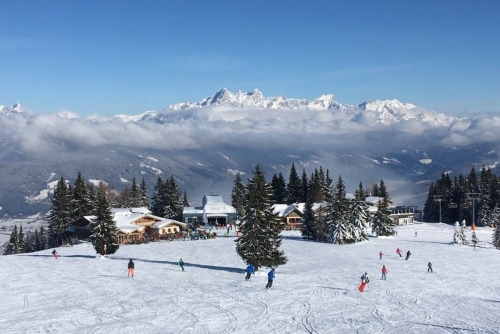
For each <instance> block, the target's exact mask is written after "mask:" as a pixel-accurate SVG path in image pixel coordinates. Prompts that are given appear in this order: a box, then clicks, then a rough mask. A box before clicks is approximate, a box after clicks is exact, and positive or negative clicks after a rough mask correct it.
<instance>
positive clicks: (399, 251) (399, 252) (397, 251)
mask: <svg viewBox="0 0 500 334" xmlns="http://www.w3.org/2000/svg"><path fill="white" fill-rule="evenodd" d="M396 253H398V255H399V257H403V255H401V249H399V247H398V249H396Z"/></svg>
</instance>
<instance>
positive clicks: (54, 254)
mask: <svg viewBox="0 0 500 334" xmlns="http://www.w3.org/2000/svg"><path fill="white" fill-rule="evenodd" d="M52 256H53V257H54V258H55V259H56V260H57V256H58V254H57V252H56V250H55V249H54V250H53V251H52Z"/></svg>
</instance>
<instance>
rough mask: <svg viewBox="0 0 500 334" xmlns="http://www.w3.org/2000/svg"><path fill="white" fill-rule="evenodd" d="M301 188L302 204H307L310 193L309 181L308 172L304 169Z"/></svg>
mask: <svg viewBox="0 0 500 334" xmlns="http://www.w3.org/2000/svg"><path fill="white" fill-rule="evenodd" d="M300 180H301V187H300V203H305V202H306V200H307V194H308V192H309V189H308V188H309V180H308V179H307V174H306V170H305V169H302V178H301V179H300Z"/></svg>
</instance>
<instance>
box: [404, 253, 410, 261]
mask: <svg viewBox="0 0 500 334" xmlns="http://www.w3.org/2000/svg"><path fill="white" fill-rule="evenodd" d="M410 255H411V253H410V251H407V252H406V258H405V260H408V259H409V258H410Z"/></svg>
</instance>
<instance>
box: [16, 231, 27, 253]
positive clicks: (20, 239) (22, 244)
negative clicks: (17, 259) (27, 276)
mask: <svg viewBox="0 0 500 334" xmlns="http://www.w3.org/2000/svg"><path fill="white" fill-rule="evenodd" d="M16 242H17V245H16V248H17V251H18V253H16V254H20V253H24V252H25V250H26V240H25V235H24V231H23V225H22V224H21V226H19V233H18V234H17V240H16Z"/></svg>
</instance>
